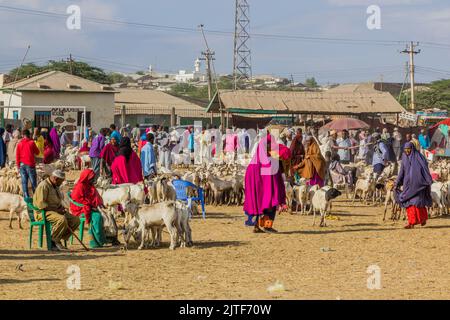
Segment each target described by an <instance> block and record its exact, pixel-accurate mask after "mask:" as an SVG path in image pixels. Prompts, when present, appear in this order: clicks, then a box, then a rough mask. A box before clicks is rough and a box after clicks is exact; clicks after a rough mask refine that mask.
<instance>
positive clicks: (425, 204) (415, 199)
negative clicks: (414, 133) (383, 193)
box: [395, 142, 433, 229]
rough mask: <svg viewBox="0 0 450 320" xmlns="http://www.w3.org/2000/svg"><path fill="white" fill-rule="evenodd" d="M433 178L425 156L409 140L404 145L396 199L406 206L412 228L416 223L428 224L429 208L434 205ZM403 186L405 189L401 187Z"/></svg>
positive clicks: (408, 226) (403, 206)
mask: <svg viewBox="0 0 450 320" xmlns="http://www.w3.org/2000/svg"><path fill="white" fill-rule="evenodd" d="M432 183H433V179H432V177H431V174H430V169H429V168H428V162H427V160H426V159H425V157H424V156H423V155H422V154H421V153H420V152H419V151H417V149H416V147H415V145H414V143H412V142H407V143H406V144H405V146H404V154H403V157H402V165H401V168H400V173H399V174H398V178H397V181H396V183H395V190H396V193H395V197H396V201H397V202H398V203H399V204H400V205H401V206H402V208H406V213H407V215H408V225H407V226H406V227H405V228H406V229H412V228H414V226H415V225H418V224H420V225H422V226H424V225H426V223H427V220H428V211H427V208H429V207H431V206H432V203H433V201H432V198H431V184H432ZM401 186H403V190H400V187H401Z"/></svg>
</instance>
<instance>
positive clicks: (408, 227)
mask: <svg viewBox="0 0 450 320" xmlns="http://www.w3.org/2000/svg"><path fill="white" fill-rule="evenodd" d="M405 229H414V226H413V225H412V224H408V225H407V226H405Z"/></svg>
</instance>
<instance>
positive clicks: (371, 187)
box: [352, 175, 376, 203]
mask: <svg viewBox="0 0 450 320" xmlns="http://www.w3.org/2000/svg"><path fill="white" fill-rule="evenodd" d="M375 186H376V184H375V179H374V177H373V175H369V177H367V178H365V179H358V181H356V185H355V191H354V194H353V201H352V203H354V202H355V199H356V195H357V194H358V193H360V196H361V200H364V202H365V203H367V197H368V195H369V194H370V193H372V194H373V195H375Z"/></svg>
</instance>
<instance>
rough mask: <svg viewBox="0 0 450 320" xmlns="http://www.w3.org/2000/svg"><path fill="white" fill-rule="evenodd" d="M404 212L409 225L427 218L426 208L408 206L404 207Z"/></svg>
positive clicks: (419, 222)
mask: <svg viewBox="0 0 450 320" xmlns="http://www.w3.org/2000/svg"><path fill="white" fill-rule="evenodd" d="M406 214H407V215H408V223H409V224H410V225H413V226H414V225H417V224H422V223H424V222H426V221H427V220H428V211H427V208H418V207H416V206H410V207H408V208H406Z"/></svg>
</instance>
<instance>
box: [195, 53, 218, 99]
mask: <svg viewBox="0 0 450 320" xmlns="http://www.w3.org/2000/svg"><path fill="white" fill-rule="evenodd" d="M215 54H216V53H215V52H214V51H212V52H211V51H210V50H209V49H207V50H206V51H202V56H203V57H204V58H200V59H199V60H202V61H206V74H207V76H208V98H209V101H211V99H212V85H213V83H212V81H213V77H212V70H211V61H213V60H216V59H215V58H214V55H215Z"/></svg>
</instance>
